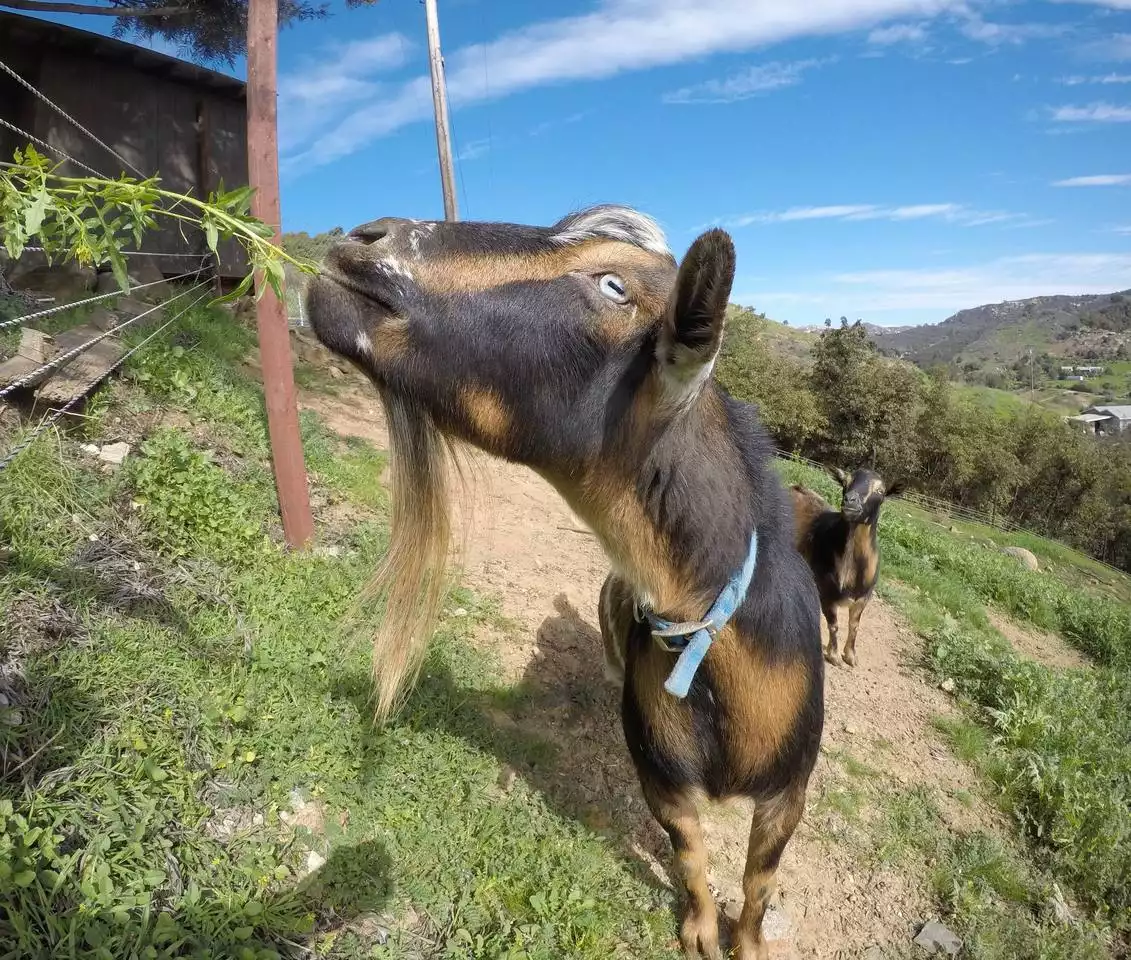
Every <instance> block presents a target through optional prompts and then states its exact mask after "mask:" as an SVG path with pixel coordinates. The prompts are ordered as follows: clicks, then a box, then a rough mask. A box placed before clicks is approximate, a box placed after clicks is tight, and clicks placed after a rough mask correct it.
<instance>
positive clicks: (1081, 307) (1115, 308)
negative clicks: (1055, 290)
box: [867, 290, 1131, 367]
mask: <svg viewBox="0 0 1131 960" xmlns="http://www.w3.org/2000/svg"><path fill="white" fill-rule="evenodd" d="M867 328H868V332H869V333H870V334H871V336H872V341H873V342H874V343H875V344H876V346H877V347H879V348H880V349H881V350H883V351H884V352H885V353H888V354H894V355H898V356H902V357H905V358H906V359H908V360H911V361H913V362H914V363H917V364H918V365H920V366H923V367H927V366H930V365H931V364H936V363H955V362H959V363H964V364H968V365H970V366H985V365H991V364H1009V363H1012V362H1013V361H1015V360H1017V359H1018V358H1019V357H1021V356H1022V355H1024V354H1026V353H1027V352H1028V351H1029V350H1030V349H1032V350H1034V351H1035V352H1044V353H1049V354H1052V355H1054V356H1064V357H1095V358H1099V359H1114V358H1115V357H1116V356H1126V355H1127V353H1128V352H1129V351H1131V290H1125V291H1123V292H1121V293H1112V294H1100V295H1096V296H1076V297H1073V296H1055V297H1033V298H1032V299H1029V300H1007V301H1005V302H1004V303H991V304H986V305H985V306H981V307H973V308H972V309H969V310H960V311H959V312H958V313H956V314H955V315H954V316H952V317H949V318H948V319H946V320H944V321H942V323H933V324H924V325H922V326H918V327H879V326H876V325H874V324H867ZM1120 348H1122V349H1123V353H1120Z"/></svg>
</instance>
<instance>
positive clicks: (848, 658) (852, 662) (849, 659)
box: [844, 650, 856, 667]
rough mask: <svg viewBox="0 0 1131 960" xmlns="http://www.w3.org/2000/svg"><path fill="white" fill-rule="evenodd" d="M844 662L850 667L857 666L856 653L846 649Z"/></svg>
mask: <svg viewBox="0 0 1131 960" xmlns="http://www.w3.org/2000/svg"><path fill="white" fill-rule="evenodd" d="M844 662H845V663H846V664H847V665H848V666H850V667H854V666H856V654H855V653H853V652H852V651H851V650H845V651H844Z"/></svg>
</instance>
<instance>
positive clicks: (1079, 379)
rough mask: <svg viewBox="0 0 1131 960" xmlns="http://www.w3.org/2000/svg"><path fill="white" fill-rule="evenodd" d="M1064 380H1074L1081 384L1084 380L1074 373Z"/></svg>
mask: <svg viewBox="0 0 1131 960" xmlns="http://www.w3.org/2000/svg"><path fill="white" fill-rule="evenodd" d="M1064 379H1065V380H1075V381H1076V382H1077V383H1083V382H1084V378H1083V377H1082V376H1080V375H1079V374H1077V373H1074V374H1072V375H1071V376H1068V377H1065V378H1064Z"/></svg>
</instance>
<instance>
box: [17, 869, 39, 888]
mask: <svg viewBox="0 0 1131 960" xmlns="http://www.w3.org/2000/svg"><path fill="white" fill-rule="evenodd" d="M12 882H13V883H15V885H16V886H17V887H30V886H31V885H32V884H33V883H34V882H35V871H34V870H21V871H20V872H19V873H17V874H16V875H15V876H14V877H12Z"/></svg>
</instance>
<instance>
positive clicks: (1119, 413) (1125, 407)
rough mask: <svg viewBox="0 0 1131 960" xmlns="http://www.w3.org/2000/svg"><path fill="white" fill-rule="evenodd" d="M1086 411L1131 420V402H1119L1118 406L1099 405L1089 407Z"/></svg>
mask: <svg viewBox="0 0 1131 960" xmlns="http://www.w3.org/2000/svg"><path fill="white" fill-rule="evenodd" d="M1084 412H1085V413H1092V412H1095V413H1106V414H1107V415H1108V416H1109V417H1118V418H1119V419H1120V420H1131V404H1118V405H1116V406H1109V405H1106V404H1105V405H1103V406H1101V405H1099V404H1096V405H1094V406H1091V407H1088V409H1087V410H1085V411H1084Z"/></svg>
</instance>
